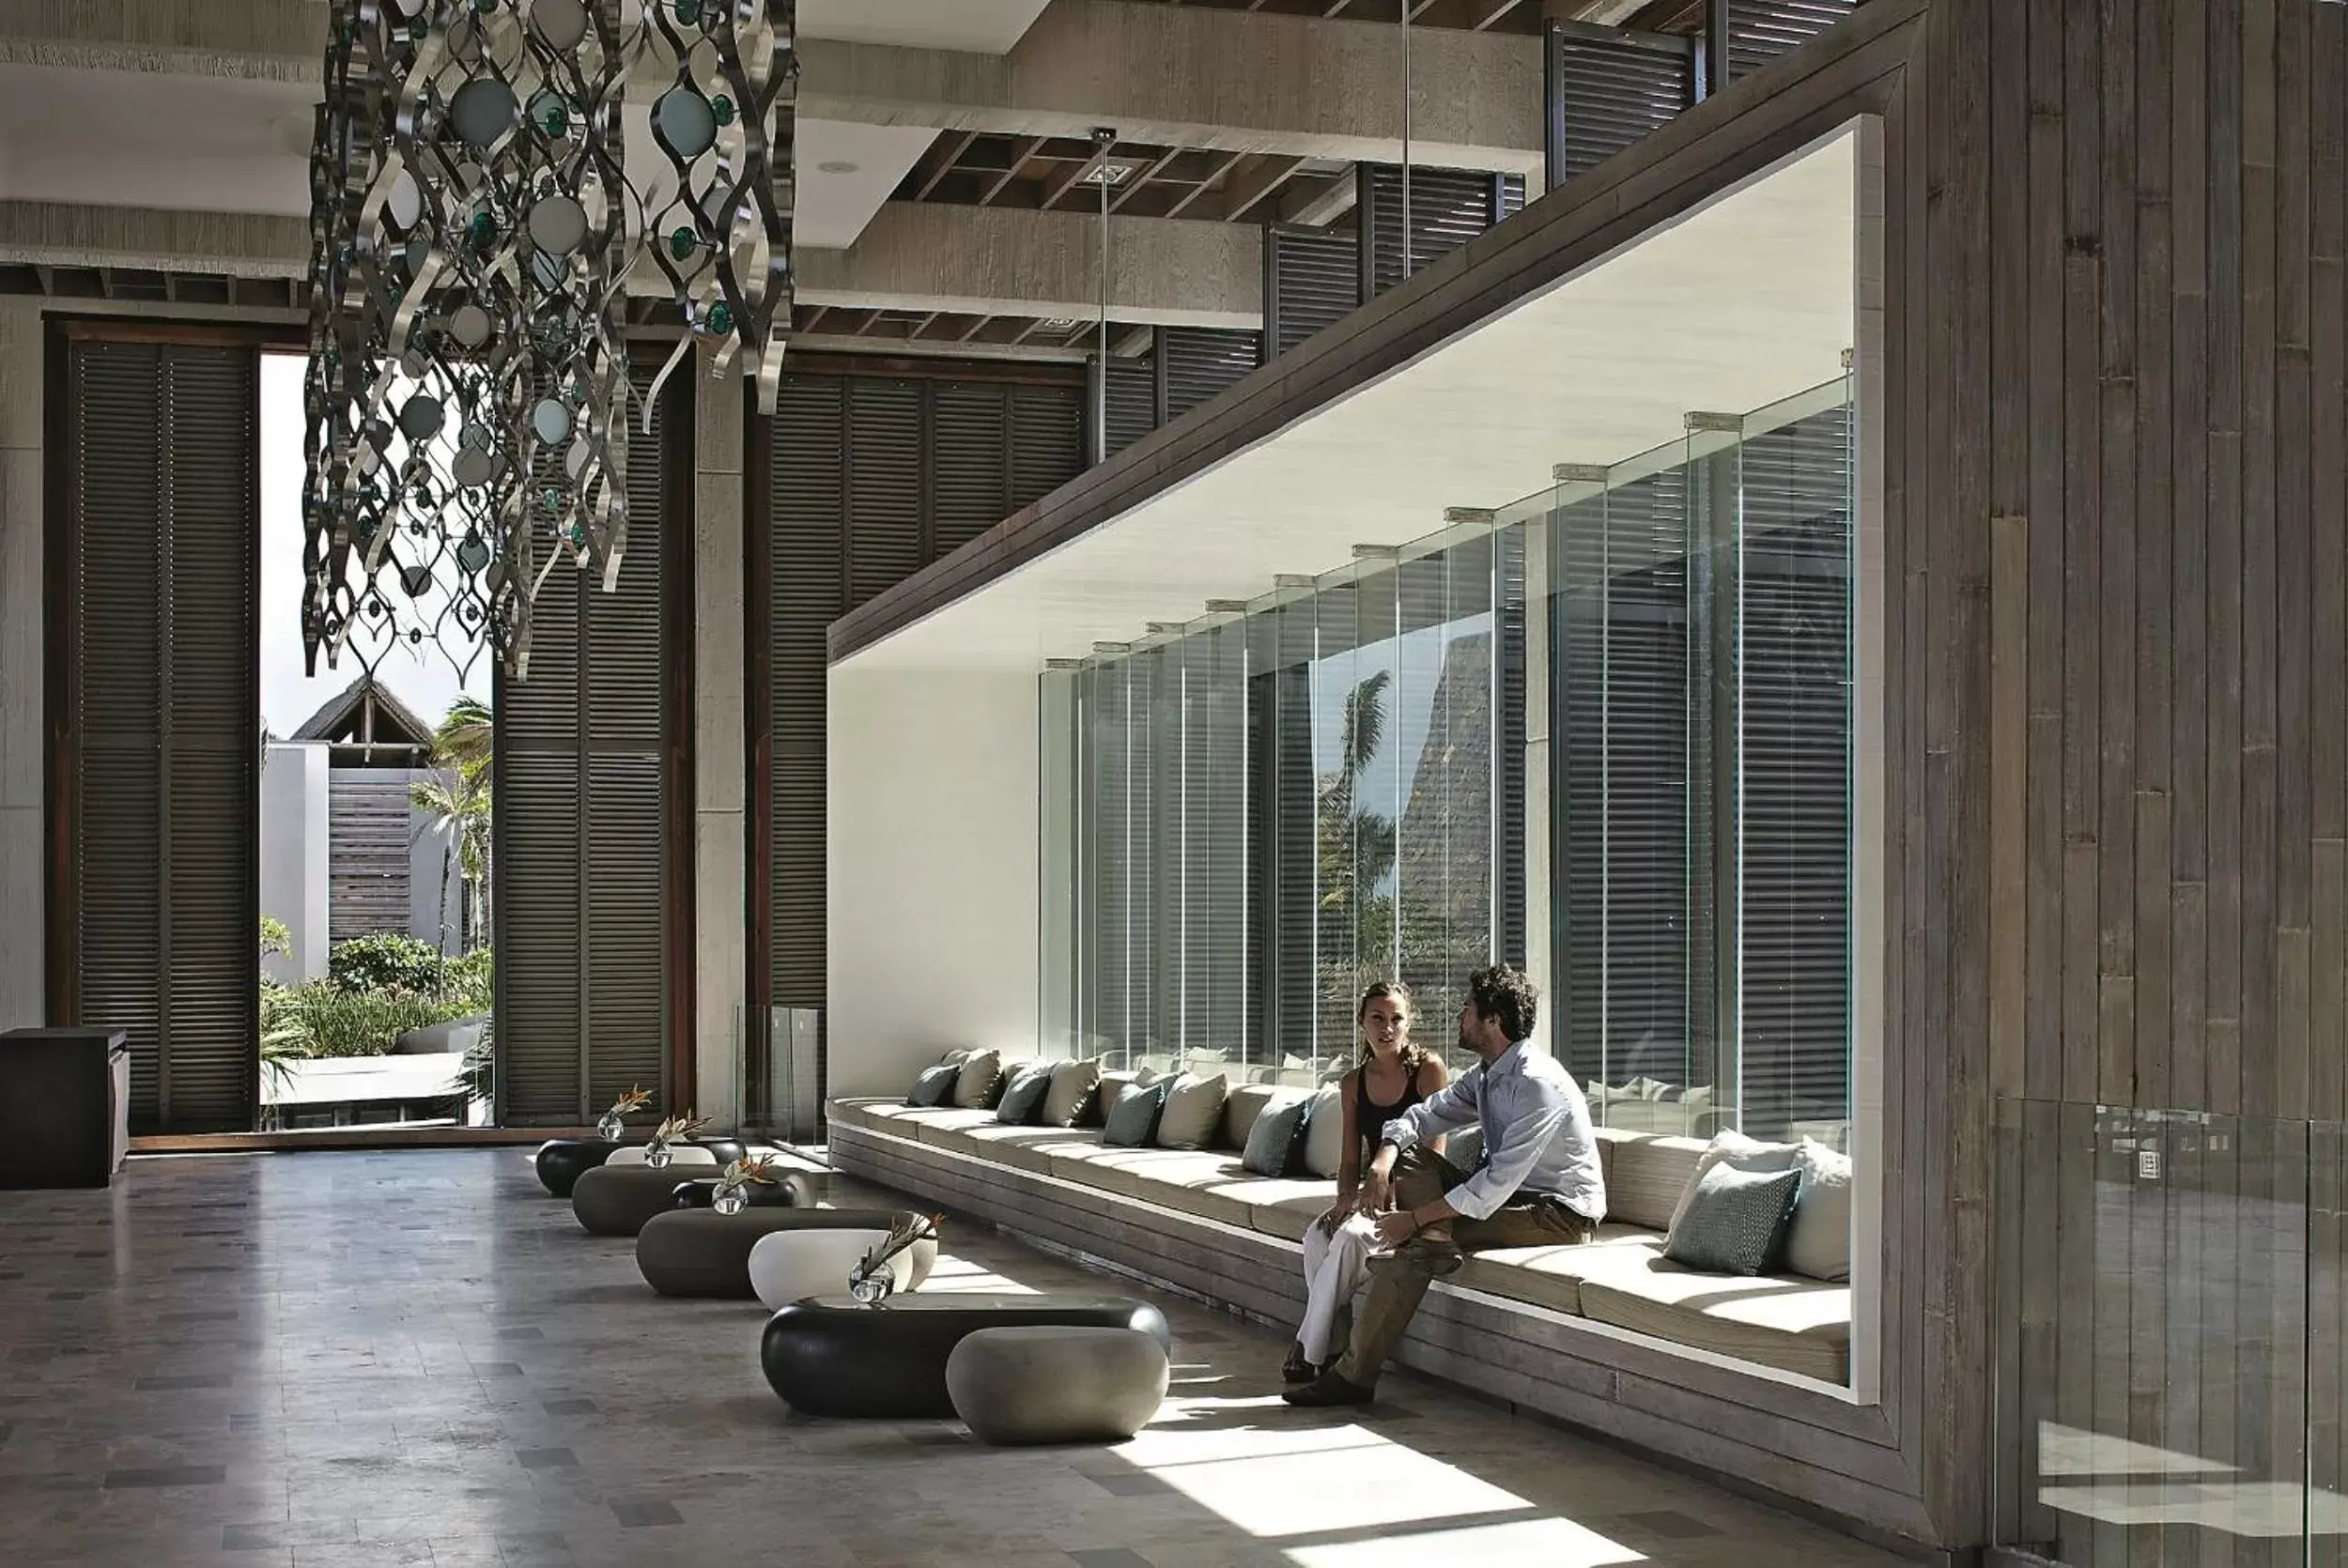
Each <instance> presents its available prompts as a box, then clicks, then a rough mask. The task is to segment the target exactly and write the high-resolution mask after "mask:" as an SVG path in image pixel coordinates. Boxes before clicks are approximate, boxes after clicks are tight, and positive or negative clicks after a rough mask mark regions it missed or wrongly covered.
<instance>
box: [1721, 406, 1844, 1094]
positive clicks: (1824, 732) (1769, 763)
mask: <svg viewBox="0 0 2348 1568" xmlns="http://www.w3.org/2000/svg"><path fill="white" fill-rule="evenodd" d="M1739 455H1740V462H1741V465H1742V470H1743V495H1742V498H1741V499H1742V516H1741V522H1740V527H1741V530H1742V533H1743V539H1744V561H1743V585H1742V596H1743V605H1742V608H1741V617H1742V635H1741V636H1740V638H1739V639H1738V657H1739V660H1740V662H1741V665H1742V669H1741V672H1740V673H1741V678H1742V711H1741V715H1740V725H1741V734H1742V754H1741V757H1740V759H1739V776H1738V786H1739V789H1740V790H1741V792H1742V795H1743V820H1742V822H1741V823H1740V824H1739V830H1738V838H1739V850H1740V861H1741V865H1740V871H1741V875H1740V878H1739V883H1740V889H1741V891H1740V905H1741V907H1740V908H1739V909H1738V932H1739V936H1740V940H1741V952H1740V955H1739V961H1740V965H1741V969H1742V982H1743V984H1742V992H1743V1001H1742V1007H1741V1013H1740V1024H1741V1028H1740V1038H1741V1041H1742V1054H1743V1078H1744V1088H1743V1099H1744V1113H1745V1126H1746V1127H1747V1129H1749V1130H1754V1131H1757V1132H1759V1133H1761V1134H1762V1135H1765V1136H1768V1135H1774V1134H1775V1133H1777V1132H1779V1131H1782V1130H1787V1129H1789V1128H1792V1127H1793V1126H1794V1125H1795V1124H1798V1123H1801V1122H1805V1121H1815V1122H1837V1121H1840V1120H1842V1119H1843V1118H1844V1117H1845V1116H1846V1115H1847V1114H1848V1113H1847V1110H1846V1107H1847V1106H1848V1104H1849V1099H1850V1057H1849V1038H1850V760H1851V759H1850V712H1851V709H1850V700H1851V690H1850V548H1851V519H1850V488H1849V485H1850V478H1851V474H1850V416H1849V412H1848V410H1847V409H1846V408H1839V407H1838V408H1832V409H1829V410H1827V411H1826V412H1824V413H1819V414H1815V415H1812V416H1811V417H1810V418H1808V419H1804V420H1800V421H1797V422H1796V423H1792V424H1789V425H1787V426H1785V427H1784V428H1783V429H1779V430H1773V431H1770V432H1769V433H1767V434H1765V435H1759V436H1754V437H1753V438H1749V439H1747V440H1746V442H1745V443H1744V445H1743V447H1742V448H1741V449H1740V454H1739Z"/></svg>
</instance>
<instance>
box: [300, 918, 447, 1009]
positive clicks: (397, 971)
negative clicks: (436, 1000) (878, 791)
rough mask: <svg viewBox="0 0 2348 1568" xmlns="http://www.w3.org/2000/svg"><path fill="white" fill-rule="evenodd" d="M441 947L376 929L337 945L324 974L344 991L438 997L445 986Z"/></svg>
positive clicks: (327, 962)
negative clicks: (369, 934) (369, 933)
mask: <svg viewBox="0 0 2348 1568" xmlns="http://www.w3.org/2000/svg"><path fill="white" fill-rule="evenodd" d="M443 967H444V966H443V963H442V961H441V959H440V949H438V948H436V947H434V946H433V945H431V944H430V943H428V942H419V941H417V940H416V939H415V938H414V937H412V936H398V935H395V934H394V933H392V932H390V931H378V932H376V933H375V934H374V935H372V936H357V937H353V938H351V939H350V940H349V941H348V942H346V943H343V944H342V945H339V946H337V947H336V948H335V949H334V951H333V953H332V956H331V957H329V958H328V960H327V961H326V973H327V976H328V977H329V978H330V979H332V981H333V983H334V984H335V985H336V986H337V987H339V988H340V989H342V990H343V991H345V992H351V993H354V994H363V993H365V992H390V993H392V994H393V995H395V996H438V995H440V992H441V991H442V990H443V989H444V986H445V981H444V978H443V976H442V974H441V970H442V968H443Z"/></svg>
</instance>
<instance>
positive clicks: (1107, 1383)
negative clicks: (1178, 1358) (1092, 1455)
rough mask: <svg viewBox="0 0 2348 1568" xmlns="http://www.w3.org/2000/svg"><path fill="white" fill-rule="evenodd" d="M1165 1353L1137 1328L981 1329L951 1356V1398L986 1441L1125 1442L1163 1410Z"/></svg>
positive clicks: (965, 1420)
mask: <svg viewBox="0 0 2348 1568" xmlns="http://www.w3.org/2000/svg"><path fill="white" fill-rule="evenodd" d="M1166 1378H1167V1367H1166V1347H1165V1346H1163V1345H1160V1344H1159V1343H1158V1342H1157V1339H1156V1337H1155V1336H1153V1335H1151V1334H1149V1333H1147V1332H1145V1331H1143V1330H1139V1329H1110V1328H1083V1327H1076V1326H1060V1327H1053V1328H1043V1327H1033V1326H1031V1327H1026V1328H1006V1329H980V1330H976V1331H975V1332H972V1333H968V1334H965V1335H964V1336H963V1338H962V1340H961V1343H959V1344H957V1345H955V1346H954V1349H953V1354H951V1355H950V1356H949V1357H947V1358H946V1391H947V1392H948V1393H949V1394H950V1395H951V1396H952V1398H953V1402H954V1414H956V1415H958V1416H960V1417H961V1418H962V1420H963V1423H964V1424H965V1425H966V1426H968V1427H969V1428H970V1430H971V1432H972V1434H973V1435H975V1436H976V1437H978V1438H979V1440H980V1441H981V1442H986V1443H996V1444H1014V1443H1121V1442H1123V1441H1124V1440H1125V1439H1126V1438H1128V1437H1132V1436H1133V1435H1134V1434H1135V1433H1136V1432H1138V1431H1140V1430H1141V1429H1142V1428H1143V1427H1145V1426H1147V1425H1149V1424H1150V1418H1151V1417H1152V1416H1154V1415H1156V1414H1157V1413H1158V1407H1159V1405H1161V1404H1162V1403H1164V1402H1165V1399H1166Z"/></svg>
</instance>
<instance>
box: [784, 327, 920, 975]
mask: <svg viewBox="0 0 2348 1568" xmlns="http://www.w3.org/2000/svg"><path fill="white" fill-rule="evenodd" d="M847 403H848V383H847V382H846V381H844V380H842V379H840V378H838V377H820V376H791V375H787V374H786V375H785V376H784V377H783V381H782V388H781V392H780V397H779V399H778V402H777V405H776V407H775V418H774V441H773V447H772V453H771V462H772V465H773V471H772V484H773V495H774V501H773V508H772V513H773V571H772V583H773V587H772V593H773V599H772V606H773V608H772V612H771V613H772V616H773V621H772V625H771V627H770V629H769V636H770V638H771V641H770V644H769V654H768V657H769V660H770V668H771V677H770V682H771V691H772V698H771V700H772V704H773V706H772V711H771V713H770V715H769V722H770V724H771V725H772V735H773V740H772V750H771V759H772V761H771V762H770V764H769V765H770V770H771V779H770V782H769V786H768V789H769V800H770V807H771V811H772V819H771V820H772V824H773V825H772V834H773V849H772V851H771V853H770V856H769V866H768V870H767V882H768V889H769V895H770V898H771V899H772V903H771V905H770V919H771V922H772V925H771V930H770V933H769V937H768V951H767V975H768V981H769V984H770V985H771V987H772V992H771V1000H772V1002H773V1005H774V1006H776V1007H822V1006H823V1003H824V969H825V963H826V949H825V938H824V866H825V840H824V832H825V814H824V724H825V708H824V669H825V663H826V644H825V636H826V629H827V628H828V627H829V626H830V625H831V623H832V622H833V621H835V620H837V619H838V618H839V616H840V615H841V613H842V611H843V610H845V609H846V607H847V603H846V576H845V566H846V553H847V506H848V481H849V478H850V475H849V462H848V451H849V449H848V436H847V423H846V409H847ZM915 456H916V454H915V453H911V452H907V453H904V460H905V461H908V462H910V461H911V460H912V459H913V458H914V457H915Z"/></svg>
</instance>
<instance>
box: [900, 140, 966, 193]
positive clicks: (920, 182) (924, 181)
mask: <svg viewBox="0 0 2348 1568" xmlns="http://www.w3.org/2000/svg"><path fill="white" fill-rule="evenodd" d="M978 139H979V133H978V132H977V131H939V132H938V133H937V140H936V141H935V142H932V143H931V144H930V150H929V151H927V152H925V153H923V154H922V155H921V158H920V161H919V162H917V163H915V164H914V166H913V173H912V175H911V177H909V178H908V179H907V181H906V183H908V184H910V185H911V186H912V187H913V199H914V200H916V201H924V200H927V199H928V197H929V194H930V192H933V191H935V190H936V189H937V182H938V181H939V180H941V179H944V178H945V177H947V176H948V175H950V174H952V173H953V172H954V165H955V164H957V163H959V162H961V161H962V155H963V154H964V153H965V152H968V151H969V150H970V144H971V143H973V142H975V141H977V140H978Z"/></svg>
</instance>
